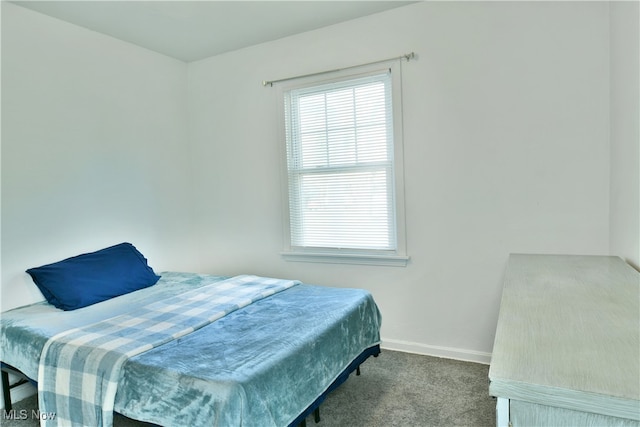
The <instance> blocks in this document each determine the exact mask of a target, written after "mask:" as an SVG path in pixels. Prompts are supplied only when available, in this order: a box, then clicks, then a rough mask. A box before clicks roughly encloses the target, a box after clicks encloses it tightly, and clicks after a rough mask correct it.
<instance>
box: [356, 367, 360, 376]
mask: <svg viewBox="0 0 640 427" xmlns="http://www.w3.org/2000/svg"><path fill="white" fill-rule="evenodd" d="M356 375H360V365H358V367H357V368H356Z"/></svg>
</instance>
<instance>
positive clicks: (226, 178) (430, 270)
mask: <svg viewBox="0 0 640 427" xmlns="http://www.w3.org/2000/svg"><path fill="white" fill-rule="evenodd" d="M631 7H633V6H631ZM636 7H637V6H636ZM621 10H622V9H617V6H612V10H611V22H610V21H609V5H608V4H607V3H604V2H602V3H596V2H563V3H555V2H541V3H533V2H527V3H521V2H487V3H483V2H464V3H462V2H425V3H420V4H416V5H411V6H407V7H404V8H400V9H396V10H392V11H389V12H385V13H382V14H377V15H373V16H370V17H366V18H363V19H358V20H354V21H350V22H346V23H343V24H340V25H336V26H332V27H329V28H325V29H321V30H317V31H313V32H309V33H305V34H301V35H297V36H294V37H289V38H285V39H281V40H278V41H275V42H271V43H266V44H263V45H259V46H255V47H252V48H248V49H243V50H239V51H235V52H231V53H228V54H224V55H220V56H217V57H213V58H209V59H206V60H203V61H199V62H196V63H191V64H189V65H186V64H184V63H181V62H179V61H175V60H172V59H169V58H166V57H163V56H161V55H158V54H156V53H152V52H149V51H147V50H144V49H141V48H138V47H135V46H132V45H129V44H126V43H123V42H120V41H117V40H114V39H111V38H109V37H106V36H102V35H99V34H96V33H93V32H90V31H87V30H84V29H81V28H79V27H75V26H73V25H70V24H67V23H64V22H61V21H58V20H55V19H52V18H48V17H45V16H43V15H40V14H37V13H35V12H32V11H29V10H25V9H23V8H20V7H17V6H15V5H12V4H10V3H6V2H2V197H1V202H2V237H1V239H2V262H1V265H2V291H1V293H0V294H1V295H2V297H3V298H2V300H3V301H2V309H3V310H5V309H7V308H10V307H14V306H18V305H21V304H25V303H28V302H32V301H35V300H40V299H41V295H40V294H39V292H38V290H37V289H36V287H35V286H34V285H33V284H32V283H31V281H30V279H29V278H28V276H27V275H26V274H25V273H24V270H25V269H26V268H28V267H31V266H34V265H39V264H42V263H45V262H51V261H55V260H58V259H60V258H62V257H65V256H69V255H73V254H76V253H79V252H82V251H89V250H94V249H98V248H100V247H103V246H106V245H108V244H112V243H117V242H119V241H123V240H129V241H132V242H133V243H134V244H136V245H137V246H138V247H139V248H140V250H141V251H142V252H143V253H145V254H146V255H147V256H148V257H149V258H150V260H151V265H152V266H153V267H154V268H155V269H156V270H165V269H176V270H191V271H208V272H213V273H219V274H235V273H240V272H246V273H256V274H264V275H274V276H282V277H295V278H300V279H302V280H304V281H307V282H309V283H317V284H322V285H335V286H356V287H363V288H367V289H370V290H371V291H372V292H373V293H374V295H375V297H376V299H377V301H378V303H379V305H380V307H381V309H382V313H383V317H384V320H383V323H384V325H383V337H384V339H385V344H386V345H387V346H388V347H392V348H399V349H406V350H411V351H418V352H424V353H431V354H439V355H444V356H451V357H459V358H467V359H473V360H481V361H488V357H489V353H490V352H491V348H492V344H493V334H494V329H495V322H496V319H497V313H498V307H499V299H500V293H501V286H502V284H501V280H502V275H503V271H504V267H505V264H506V260H507V256H508V254H509V253H510V252H544V253H583V254H607V253H615V254H620V255H622V256H625V257H626V258H628V259H631V260H633V259H634V257H635V259H637V244H638V240H640V237H639V238H638V239H636V238H634V237H633V234H632V233H635V235H637V234H638V232H637V230H638V222H637V221H638V213H637V212H638V211H637V210H636V211H635V213H634V211H633V206H634V205H633V201H631V204H630V205H628V204H627V205H625V203H628V200H629V199H628V198H629V197H631V198H633V196H634V195H637V194H638V185H637V175H638V165H637V164H635V165H634V164H633V162H630V163H627V162H626V160H628V156H627V154H626V153H628V152H633V150H634V147H635V149H636V150H637V146H636V145H634V134H633V131H634V129H636V130H637V117H636V118H635V122H634V119H633V117H634V116H633V114H634V112H633V111H634V110H633V108H634V104H633V103H632V102H630V101H629V99H628V98H626V97H625V96H624V93H625V92H624V88H625V87H627V86H628V84H629V83H631V84H633V82H634V81H635V82H636V83H635V84H636V85H637V80H634V74H633V73H634V72H633V70H629V69H628V68H627V65H628V64H631V62H630V60H629V59H625V58H626V53H625V52H629V51H631V50H633V49H634V47H633V46H634V45H633V43H629V41H628V39H627V38H626V36H625V34H628V33H627V32H628V31H629V29H631V31H633V28H636V30H635V31H636V32H637V24H636V27H634V26H633V25H632V24H630V18H628V17H627V15H626V12H624V11H622V12H620V11H621ZM618 29H620V30H619V31H618ZM625 40H626V41H625ZM409 51H415V52H416V53H417V55H418V58H417V60H416V61H412V62H410V63H404V64H403V74H404V75H403V83H404V135H405V157H406V158H405V167H406V171H405V172H406V173H405V184H406V194H405V195H406V200H407V203H406V208H407V233H408V235H407V242H408V251H409V254H410V255H411V257H412V260H411V262H410V264H409V265H408V266H407V267H406V268H398V267H376V266H356V265H331V264H308V263H295V262H285V261H283V260H282V258H281V257H280V251H281V250H282V247H283V241H282V236H283V232H282V231H283V230H282V203H283V194H282V192H281V189H282V185H281V184H282V183H281V172H280V169H279V168H280V167H281V150H282V148H283V147H282V145H283V141H282V140H281V138H280V136H279V134H278V126H279V124H278V122H277V120H278V113H277V110H278V109H279V108H280V105H278V104H277V97H276V93H277V90H276V89H272V88H264V87H262V85H261V82H262V80H264V79H277V78H280V77H287V76H292V75H297V74H305V73H309V72H314V71H319V70H325V69H331V68H337V67H342V66H349V65H353V64H358V63H365V62H369V61H372V60H376V59H380V58H386V57H391V56H397V55H400V54H403V53H407V52H409ZM636 77H637V73H636ZM187 83H188V87H187ZM610 88H611V91H610ZM610 104H611V111H610V108H609V106H610ZM635 105H636V107H635V108H637V104H635ZM618 112H619V113H621V114H622V115H623V116H624V117H627V119H625V120H626V121H622V119H620V120H621V121H618V119H617V118H618V117H622V116H620V115H619V114H618ZM610 113H611V120H610ZM610 139H611V145H610V144H609V140H610ZM187 142H190V144H187ZM635 144H637V136H635ZM190 157H192V159H193V161H192V163H191V160H190ZM610 161H611V163H610ZM634 177H635V178H634ZM634 179H635V181H634ZM620 200H622V201H623V203H622V204H619V201H620ZM610 202H611V205H610ZM636 203H637V202H636ZM610 206H611V214H610ZM626 206H631V208H632V210H631V211H628V209H627V207H626ZM635 206H636V209H638V207H637V204H636V205H635ZM617 218H620V220H618V219H617ZM634 227H635V228H634ZM629 230H631V234H630V233H629ZM629 235H631V236H632V237H628V236H629ZM634 245H635V246H634ZM634 251H636V252H634ZM634 254H635V255H634Z"/></svg>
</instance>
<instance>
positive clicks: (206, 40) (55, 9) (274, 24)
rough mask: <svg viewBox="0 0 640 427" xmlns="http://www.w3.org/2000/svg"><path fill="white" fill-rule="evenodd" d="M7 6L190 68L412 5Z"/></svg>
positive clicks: (29, 1)
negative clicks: (209, 59)
mask: <svg viewBox="0 0 640 427" xmlns="http://www.w3.org/2000/svg"><path fill="white" fill-rule="evenodd" d="M12 3H14V4H17V5H19V6H23V7H26V8H29V9H32V10H35V11H37V12H40V13H44V14H46V15H49V16H52V17H55V18H58V19H61V20H64V21H67V22H70V23H73V24H76V25H79V26H81V27H85V28H88V29H90V30H93V31H97V32H99V33H103V34H107V35H109V36H112V37H115V38H117V39H120V40H124V41H127V42H130V43H133V44H136V45H138V46H142V47H144V48H147V49H151V50H153V51H156V52H159V53H162V54H164V55H168V56H171V57H174V58H177V59H180V60H182V61H186V62H190V61H196V60H199V59H203V58H207V57H210V56H214V55H218V54H220V53H224V52H228V51H232V50H237V49H241V48H243V47H247V46H252V45H255V44H259V43H263V42H267V41H271V40H276V39H279V38H282V37H286V36H289V35H293V34H297V33H302V32H305V31H310V30H314V29H316V28H321V27H325V26H328V25H332V24H336V23H339V22H343V21H347V20H350V19H355V18H359V17H362V16H366V15H371V14H374V13H378V12H382V11H385V10H389V9H392V8H396V7H400V6H405V5H407V4H410V3H415V2H414V1H378V0H375V1H367V0H357V1H328V0H324V1H237V0H236V1H221V0H209V1H203V0H200V1H188V0H182V1H180V0H174V1H100V0H97V1H55V0H54V1H51V0H48V1H33V0H22V1H12Z"/></svg>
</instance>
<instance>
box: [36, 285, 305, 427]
mask: <svg viewBox="0 0 640 427" xmlns="http://www.w3.org/2000/svg"><path fill="white" fill-rule="evenodd" d="M296 284H298V282H294V281H286V280H278V279H268V278H261V277H256V276H237V277H234V278H231V279H228V280H225V281H221V282H217V283H214V284H211V285H208V286H204V287H201V288H198V289H196V290H192V291H189V292H185V293H182V294H179V295H176V296H174V297H171V298H167V299H163V300H161V301H159V302H155V303H152V304H149V305H146V306H144V307H142V308H140V309H137V310H135V311H132V312H130V313H128V314H122V315H119V316H116V317H113V318H110V319H107V320H104V321H102V322H98V323H94V324H92V325H88V326H83V327H81V328H76V329H72V330H68V331H65V332H63V333H61V334H58V335H56V336H54V337H52V338H51V339H50V340H49V341H47V343H46V344H45V346H44V349H43V350H42V355H41V357H40V368H39V372H38V398H39V405H40V410H41V411H42V412H44V413H49V414H56V416H55V418H52V419H47V420H43V423H42V424H43V425H63V426H66V425H73V426H103V425H106V426H111V425H112V424H113V408H114V401H115V395H116V390H117V387H118V381H119V379H120V374H121V372H120V368H121V367H122V365H123V364H124V362H126V360H127V359H128V358H130V357H131V356H135V355H137V354H140V353H143V352H145V351H148V350H150V349H152V348H155V347H158V346H160V345H162V344H164V343H167V342H169V341H171V340H175V339H177V338H180V337H182V336H185V335H187V334H189V333H191V332H193V331H195V330H197V329H200V328H202V327H203V326H206V325H208V324H210V323H212V322H214V321H215V320H218V319H220V318H222V317H224V316H225V315H227V314H229V313H231V312H233V311H235V310H237V309H239V308H242V307H245V306H247V305H249V304H251V303H253V302H255V301H258V300H260V299H263V298H266V297H268V296H271V295H273V294H275V293H277V292H281V291H283V290H285V289H288V288H290V287H292V286H294V285H296Z"/></svg>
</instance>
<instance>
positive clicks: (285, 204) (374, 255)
mask: <svg viewBox="0 0 640 427" xmlns="http://www.w3.org/2000/svg"><path fill="white" fill-rule="evenodd" d="M388 70H390V71H391V88H392V89H391V93H392V100H391V105H392V109H393V133H394V142H393V148H394V171H395V176H394V184H395V188H394V192H395V214H396V239H397V242H396V243H397V248H396V250H395V251H376V250H364V251H359V250H351V249H339V248H298V247H296V248H293V247H292V246H291V227H290V216H289V183H288V170H287V150H286V143H285V140H286V131H285V114H284V98H285V93H286V92H288V91H289V90H291V89H295V88H299V87H306V86H310V85H316V84H317V85H321V84H323V83H330V82H334V81H340V80H346V79H350V78H357V77H363V76H366V75H371V74H378V73H380V72H381V71H382V72H385V71H388ZM277 98H278V116H279V117H278V118H279V123H280V126H279V129H280V138H279V141H280V147H281V156H280V158H281V163H282V166H281V171H282V172H281V183H282V185H281V187H282V209H283V213H284V214H283V227H282V228H283V241H284V250H283V251H282V253H281V255H282V257H283V259H285V260H287V261H298V262H319V263H335V264H364V265H383V266H399V267H404V266H406V265H407V263H408V262H409V259H410V257H409V256H408V255H407V249H406V248H407V241H406V224H405V222H406V220H405V198H404V147H403V132H402V128H403V126H402V62H401V61H397V60H394V61H391V62H389V63H388V64H382V65H381V64H375V65H371V66H363V67H361V68H358V69H357V70H353V69H349V70H348V71H337V72H335V73H332V74H330V75H328V76H327V75H325V76H322V77H318V76H315V77H307V78H301V79H296V80H295V81H292V82H290V83H289V84H281V85H279V86H278V95H277Z"/></svg>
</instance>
